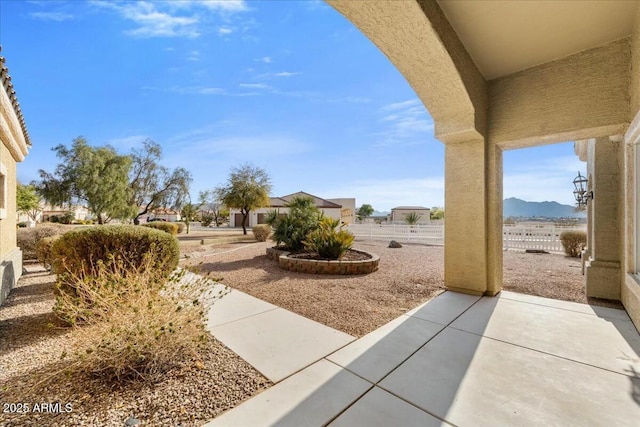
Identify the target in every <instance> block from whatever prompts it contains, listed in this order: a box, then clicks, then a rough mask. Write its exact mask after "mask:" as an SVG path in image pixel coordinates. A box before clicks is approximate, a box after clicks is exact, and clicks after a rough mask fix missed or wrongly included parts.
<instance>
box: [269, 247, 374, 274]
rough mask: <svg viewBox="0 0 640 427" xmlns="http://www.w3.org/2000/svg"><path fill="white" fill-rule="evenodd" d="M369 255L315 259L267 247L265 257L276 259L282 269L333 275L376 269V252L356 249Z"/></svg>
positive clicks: (360, 272)
mask: <svg viewBox="0 0 640 427" xmlns="http://www.w3.org/2000/svg"><path fill="white" fill-rule="evenodd" d="M352 250H353V251H356V252H360V253H363V254H367V255H369V256H370V257H371V258H369V259H365V260H360V261H340V260H336V261H324V260H315V259H304V258H293V257H290V256H288V255H289V252H287V251H284V250H281V249H276V248H267V258H269V259H271V260H274V261H276V260H277V261H278V266H279V267H280V268H282V269H283V270H289V271H294V272H297V273H309V274H335V275H343V276H346V275H352V274H369V273H373V272H374V271H376V270H377V269H378V265H379V264H380V257H379V256H378V255H376V254H373V253H370V252H365V251H358V250H355V249H352Z"/></svg>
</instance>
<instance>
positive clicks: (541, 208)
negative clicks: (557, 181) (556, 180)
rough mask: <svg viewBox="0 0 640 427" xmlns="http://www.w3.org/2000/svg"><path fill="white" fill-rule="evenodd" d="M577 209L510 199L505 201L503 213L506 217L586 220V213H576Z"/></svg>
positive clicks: (569, 206) (558, 204)
mask: <svg viewBox="0 0 640 427" xmlns="http://www.w3.org/2000/svg"><path fill="white" fill-rule="evenodd" d="M574 209H575V207H574V206H571V205H562V204H560V203H558V202H527V201H525V200H521V199H517V198H515V197H510V198H508V199H504V203H503V209H502V213H503V216H504V217H505V218H506V217H510V216H511V217H525V218H533V217H546V218H584V217H585V216H586V213H585V212H575V211H574Z"/></svg>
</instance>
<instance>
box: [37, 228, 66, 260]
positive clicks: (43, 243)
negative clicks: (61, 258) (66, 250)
mask: <svg viewBox="0 0 640 427" xmlns="http://www.w3.org/2000/svg"><path fill="white" fill-rule="evenodd" d="M59 238H60V235H57V236H50V237H43V238H42V239H40V241H39V242H38V243H36V258H38V261H39V262H41V263H42V264H43V265H44V266H45V268H50V267H51V264H52V263H53V252H52V248H53V244H54V243H55V241H56V240H58V239H59Z"/></svg>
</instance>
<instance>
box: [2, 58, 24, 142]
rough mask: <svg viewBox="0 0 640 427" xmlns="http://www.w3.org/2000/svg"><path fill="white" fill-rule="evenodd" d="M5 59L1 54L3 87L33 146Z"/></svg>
mask: <svg viewBox="0 0 640 427" xmlns="http://www.w3.org/2000/svg"><path fill="white" fill-rule="evenodd" d="M0 51H2V46H0ZM4 62H5V59H4V57H3V56H0V81H1V82H2V87H3V88H4V90H5V92H6V93H7V96H8V97H9V102H11V106H13V111H15V113H16V116H17V117H18V122H20V127H21V128H22V134H23V135H24V139H25V141H26V142H27V145H29V146H31V140H30V139H29V132H27V126H26V124H25V122H24V117H23V116H22V109H21V108H20V103H19V102H18V98H17V97H16V91H15V89H14V88H13V83H11V76H10V75H9V69H8V68H7V67H6V66H5V65H4Z"/></svg>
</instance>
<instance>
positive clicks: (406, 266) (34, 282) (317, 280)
mask: <svg viewBox="0 0 640 427" xmlns="http://www.w3.org/2000/svg"><path fill="white" fill-rule="evenodd" d="M272 245H273V243H272V242H265V243H247V242H224V243H219V244H211V245H202V246H195V247H196V248H197V249H198V250H195V251H191V250H189V249H190V248H191V247H188V246H186V245H185V246H182V249H183V254H187V253H189V254H191V257H190V258H187V259H185V260H183V262H182V263H183V265H197V266H198V268H199V269H201V270H203V272H207V271H208V272H211V273H212V277H216V278H221V279H222V282H223V283H224V284H226V285H228V286H231V287H233V288H236V289H239V290H241V291H243V292H247V293H249V294H251V295H254V296H256V297H258V298H261V299H264V300H266V301H269V302H271V303H273V304H276V305H278V306H280V307H283V308H285V309H288V310H291V311H293V312H296V313H298V314H301V315H303V316H306V317H308V318H311V319H314V320H316V321H318V322H321V323H323V324H326V325H328V326H330V327H333V328H336V329H339V330H341V331H343V332H346V333H349V334H352V335H354V336H362V335H364V334H366V333H368V332H370V331H372V330H374V329H376V328H378V327H379V326H381V325H383V324H384V323H386V322H388V321H390V320H391V319H393V318H395V317H397V316H399V315H401V314H402V313H404V312H406V311H407V310H409V309H411V308H413V307H415V306H417V305H419V304H421V303H422V302H424V301H427V300H429V299H431V298H433V297H434V296H436V295H437V294H439V293H440V292H442V291H443V290H444V278H443V271H444V251H443V248H442V247H438V246H423V245H410V244H407V245H404V247H402V248H399V249H390V248H387V243H386V242H369V241H358V242H356V244H355V245H354V249H360V250H364V251H367V252H373V253H375V254H377V255H380V258H381V259H380V269H379V270H378V271H376V272H374V273H372V274H368V275H362V276H321V275H309V274H304V273H294V272H289V271H285V270H281V269H280V268H278V266H277V265H276V263H275V262H273V261H270V260H268V259H267V258H266V256H265V249H266V248H267V247H268V246H272ZM185 248H187V249H186V250H185ZM27 267H28V273H27V274H26V275H24V276H23V278H22V279H21V280H20V283H19V284H18V286H17V287H16V289H14V290H13V292H12V293H11V295H10V296H9V298H8V299H7V301H6V302H5V303H4V304H3V305H2V306H1V307H0V403H2V404H4V403H7V404H10V403H28V404H29V405H30V407H31V409H32V410H33V408H34V405H35V404H36V403H38V404H42V403H61V404H62V405H64V404H66V403H70V404H71V405H72V412H69V413H60V414H54V413H31V414H27V415H24V414H10V413H2V412H0V426H7V427H8V426H83V425H84V426H112V425H124V423H125V421H126V420H127V419H129V418H130V417H133V418H137V419H140V420H142V421H143V424H142V425H172V426H177V425H181V426H196V425H201V424H202V423H203V422H204V421H206V420H210V419H211V418H214V417H215V416H216V415H217V414H220V413H221V412H224V411H225V410H227V409H229V408H232V407H234V406H236V405H238V404H239V403H240V402H242V401H243V400H246V399H247V398H249V397H251V396H252V395H254V394H256V393H258V392H259V391H261V390H263V389H265V388H267V387H268V386H269V385H270V383H269V381H268V380H267V379H265V378H264V377H262V376H261V375H260V374H259V373H258V372H257V371H256V370H255V369H253V368H252V367H251V366H249V365H248V364H247V363H246V362H244V361H243V360H242V359H240V358H239V357H238V356H237V355H236V354H234V353H233V352H231V351H230V350H229V349H227V348H225V347H224V346H223V345H222V344H221V343H220V342H218V341H216V340H215V339H213V338H212V339H211V340H210V342H209V344H208V345H209V351H208V354H207V357H206V358H205V360H204V361H203V362H204V363H202V364H200V363H198V364H193V365H191V364H190V365H185V366H182V367H181V368H180V369H178V370H176V371H174V372H172V373H171V374H170V375H168V376H167V378H166V380H165V381H163V382H162V383H161V384H158V385H156V386H148V385H140V386H136V387H131V386H129V387H124V388H112V387H111V388H110V387H108V386H106V385H105V384H103V383H101V382H100V381H97V380H96V379H94V378H88V377H86V378H76V377H74V378H68V379H67V380H65V381H62V382H56V383H53V384H49V383H46V382H44V383H43V385H40V386H37V387H32V386H33V385H34V384H36V383H40V382H42V381H43V380H44V379H45V378H46V377H47V375H48V374H49V373H51V372H54V371H55V370H57V369H60V368H61V367H62V366H63V365H61V362H60V354H61V353H62V351H64V350H65V349H70V348H73V347H74V345H75V343H74V336H73V334H72V333H71V331H70V329H68V328H66V327H64V326H63V325H62V324H60V323H59V322H58V321H57V319H56V318H55V316H54V315H53V314H52V312H51V307H52V305H53V302H54V298H53V293H52V290H53V276H51V275H50V274H49V273H48V272H46V271H45V270H44V269H42V268H41V267H40V266H39V265H37V264H31V265H29V266H27ZM580 267H581V263H580V260H579V259H575V258H567V257H565V256H564V255H561V254H526V253H524V252H517V251H507V252H505V253H504V289H506V290H511V291H514V292H522V293H527V294H532V295H539V296H544V297H549V298H556V299H563V300H569V301H576V302H582V303H587V302H588V303H591V304H597V305H607V306H613V307H616V308H621V306H620V304H618V303H612V302H609V301H603V300H593V299H589V300H587V298H586V297H585V294H584V285H583V276H582V275H581V268H580ZM63 407H64V406H63Z"/></svg>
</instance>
